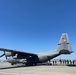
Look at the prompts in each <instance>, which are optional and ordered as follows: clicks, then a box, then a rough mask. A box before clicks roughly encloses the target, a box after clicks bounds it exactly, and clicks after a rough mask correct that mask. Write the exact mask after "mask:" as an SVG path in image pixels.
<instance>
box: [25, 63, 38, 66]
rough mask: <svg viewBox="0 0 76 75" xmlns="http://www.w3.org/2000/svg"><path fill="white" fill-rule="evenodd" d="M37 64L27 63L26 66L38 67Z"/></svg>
mask: <svg viewBox="0 0 76 75" xmlns="http://www.w3.org/2000/svg"><path fill="white" fill-rule="evenodd" d="M36 65H37V63H26V66H36Z"/></svg>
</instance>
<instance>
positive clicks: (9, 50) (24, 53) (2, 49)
mask: <svg viewBox="0 0 76 75" xmlns="http://www.w3.org/2000/svg"><path fill="white" fill-rule="evenodd" d="M0 51H4V52H12V53H18V54H20V55H25V56H37V54H33V53H28V52H22V51H17V50H12V49H5V48H0Z"/></svg>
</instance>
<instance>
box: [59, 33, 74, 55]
mask: <svg viewBox="0 0 76 75" xmlns="http://www.w3.org/2000/svg"><path fill="white" fill-rule="evenodd" d="M57 51H59V53H60V54H70V53H72V52H73V51H72V47H71V44H70V41H69V38H68V34H67V33H63V34H62V36H61V38H60V41H59V43H58V47H57Z"/></svg>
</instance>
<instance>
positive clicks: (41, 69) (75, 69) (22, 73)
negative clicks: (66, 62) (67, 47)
mask: <svg viewBox="0 0 76 75" xmlns="http://www.w3.org/2000/svg"><path fill="white" fill-rule="evenodd" d="M0 75H76V66H58V65H54V66H53V65H39V66H24V65H14V66H11V65H10V64H9V63H7V62H0Z"/></svg>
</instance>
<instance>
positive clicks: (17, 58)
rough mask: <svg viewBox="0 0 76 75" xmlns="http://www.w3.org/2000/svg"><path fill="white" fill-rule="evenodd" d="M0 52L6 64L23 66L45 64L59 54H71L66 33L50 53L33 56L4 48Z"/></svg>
mask: <svg viewBox="0 0 76 75" xmlns="http://www.w3.org/2000/svg"><path fill="white" fill-rule="evenodd" d="M0 51H4V54H2V55H1V56H0V57H3V56H4V55H5V57H6V60H7V62H9V63H11V65H14V64H17V63H23V64H25V65H37V64H38V63H43V62H46V61H48V60H50V59H53V58H55V57H57V56H59V55H61V54H71V53H72V52H73V51H72V48H71V45H70V41H69V38H68V35H67V33H63V34H62V36H61V38H60V41H59V43H58V46H57V49H56V50H53V51H50V52H46V53H41V54H33V53H28V52H22V51H17V50H11V49H5V48H0Z"/></svg>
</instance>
